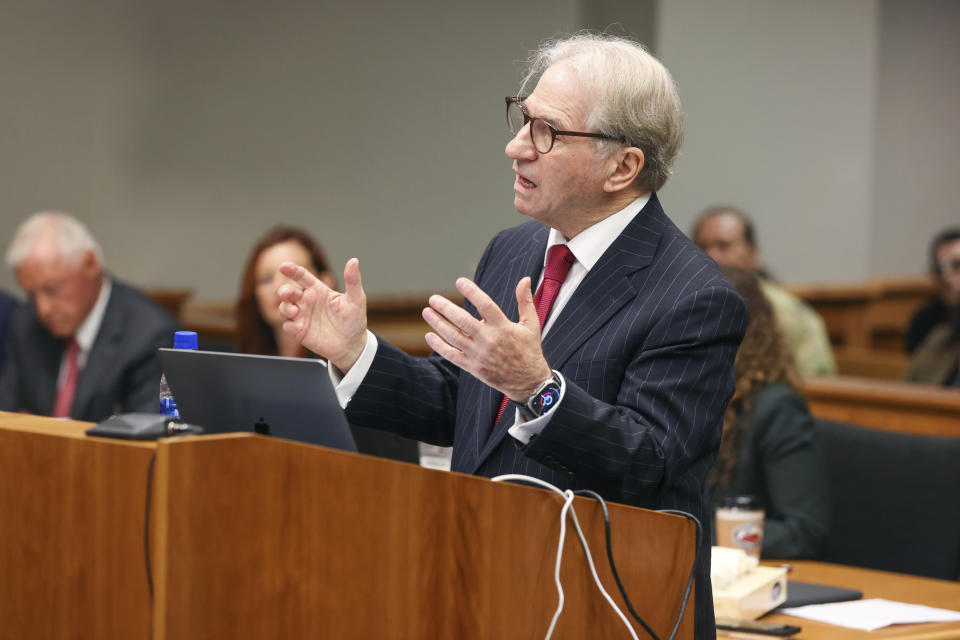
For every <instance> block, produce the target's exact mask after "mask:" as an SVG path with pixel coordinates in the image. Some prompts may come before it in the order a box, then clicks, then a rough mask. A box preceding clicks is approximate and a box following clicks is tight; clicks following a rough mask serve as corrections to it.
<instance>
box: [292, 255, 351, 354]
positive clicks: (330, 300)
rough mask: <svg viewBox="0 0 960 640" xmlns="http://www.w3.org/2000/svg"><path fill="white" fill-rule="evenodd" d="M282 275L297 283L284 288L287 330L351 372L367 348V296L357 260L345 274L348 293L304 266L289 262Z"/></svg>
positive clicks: (348, 265)
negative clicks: (323, 280) (328, 283)
mask: <svg viewBox="0 0 960 640" xmlns="http://www.w3.org/2000/svg"><path fill="white" fill-rule="evenodd" d="M280 272H281V273H282V274H283V275H285V276H287V277H288V278H290V279H291V280H293V282H292V283H287V284H285V285H283V286H282V287H280V290H279V291H278V294H279V296H280V299H281V300H282V302H281V303H280V313H281V314H283V316H284V317H285V318H286V319H287V321H286V322H284V323H283V329H284V331H286V332H288V333H290V334H291V335H293V336H294V337H295V338H296V339H297V340H298V341H299V342H300V344H302V345H303V346H304V347H306V348H307V349H309V350H310V351H313V352H314V353H316V354H318V355H320V356H322V357H324V358H326V359H327V360H329V361H330V362H332V363H333V364H334V365H335V366H336V367H337V368H338V369H340V370H341V371H344V372H346V371H349V370H350V367H352V366H353V364H354V363H355V362H356V361H357V358H359V357H360V354H361V353H362V352H363V347H364V346H365V345H366V332H367V297H366V294H364V292H363V286H362V284H361V281H360V264H359V262H358V261H357V259H356V258H353V259H351V260H350V261H349V262H347V266H346V268H345V269H344V271H343V279H344V283H345V284H346V293H340V292H338V291H334V290H333V289H331V288H330V287H328V286H327V285H325V284H324V283H323V282H321V281H320V280H319V279H318V278H317V277H316V276H314V275H313V274H312V273H310V272H309V271H307V270H306V269H304V268H303V267H301V266H299V265H296V264H293V263H292V262H285V263H284V264H282V265H280Z"/></svg>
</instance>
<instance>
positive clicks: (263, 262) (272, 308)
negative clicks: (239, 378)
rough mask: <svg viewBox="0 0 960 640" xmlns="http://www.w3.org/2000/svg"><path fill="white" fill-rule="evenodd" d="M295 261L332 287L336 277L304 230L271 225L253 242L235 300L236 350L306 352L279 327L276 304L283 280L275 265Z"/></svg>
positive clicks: (281, 319)
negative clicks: (268, 229)
mask: <svg viewBox="0 0 960 640" xmlns="http://www.w3.org/2000/svg"><path fill="white" fill-rule="evenodd" d="M284 262H296V263H297V264H299V265H303V266H304V267H306V268H308V269H310V270H311V272H312V273H316V274H317V277H318V278H320V280H322V281H323V283H324V284H326V285H327V286H328V287H330V288H332V289H336V288H337V279H336V277H335V276H334V275H333V271H331V270H330V267H329V265H328V264H327V258H326V256H325V255H324V254H323V249H321V248H320V245H319V244H317V242H316V241H315V240H314V239H313V238H311V237H310V234H308V233H307V232H306V231H303V230H302V229H297V228H296V227H284V226H278V227H274V228H273V229H271V230H270V231H268V232H267V233H266V235H264V236H263V237H261V238H260V240H259V241H257V244H256V245H255V246H254V247H253V251H252V252H251V253H250V258H249V259H248V260H247V266H246V268H245V269H244V271H243V279H242V280H241V281H240V298H239V300H237V335H236V338H237V351H239V352H240V353H255V354H261V355H271V356H273V355H280V356H289V357H304V356H309V355H310V354H309V352H308V351H307V350H306V349H305V348H304V347H303V346H301V345H300V343H299V342H298V341H297V340H296V339H295V338H293V337H291V336H290V334H288V333H286V332H285V331H284V330H283V328H282V327H283V322H284V320H285V319H286V318H284V317H283V316H281V315H280V311H279V310H278V309H277V306H278V305H279V304H280V298H279V297H277V289H279V288H280V285H281V284H283V282H284V281H285V280H286V277H285V276H283V275H282V274H281V273H280V271H279V267H280V265H281V264H282V263H284Z"/></svg>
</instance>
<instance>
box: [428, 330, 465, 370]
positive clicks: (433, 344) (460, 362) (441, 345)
mask: <svg viewBox="0 0 960 640" xmlns="http://www.w3.org/2000/svg"><path fill="white" fill-rule="evenodd" d="M423 337H424V340H426V341H427V346H428V347H430V348H431V349H433V350H434V351H436V352H437V353H438V354H439V355H440V356H441V357H443V358H444V359H445V360H449V361H450V362H451V363H453V364H454V365H456V366H458V367H460V368H461V369H465V368H466V367H465V366H464V365H465V364H466V360H467V357H466V356H465V355H464V353H463V352H462V351H459V350H457V349H454V348H453V347H451V346H450V345H449V344H447V343H446V342H444V341H443V338H441V337H440V336H438V335H437V334H435V333H428V334H426V335H425V336H423Z"/></svg>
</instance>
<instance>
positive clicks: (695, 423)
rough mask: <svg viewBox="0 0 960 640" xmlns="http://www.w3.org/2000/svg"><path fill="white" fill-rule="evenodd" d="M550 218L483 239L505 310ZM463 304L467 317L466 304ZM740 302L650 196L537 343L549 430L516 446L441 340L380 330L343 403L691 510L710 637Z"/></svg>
mask: <svg viewBox="0 0 960 640" xmlns="http://www.w3.org/2000/svg"><path fill="white" fill-rule="evenodd" d="M548 233H549V230H548V229H547V227H545V226H544V225H542V224H540V223H538V222H528V223H526V224H523V225H520V226H518V227H514V228H512V229H507V230H506V231H502V232H501V233H499V234H498V235H497V236H496V237H495V238H494V239H493V240H492V241H491V242H490V244H489V245H488V246H487V249H486V251H485V252H484V255H483V258H482V259H481V261H480V264H479V266H478V268H477V273H476V278H475V280H476V283H477V284H478V285H479V286H480V288H481V289H483V290H484V291H485V292H487V294H489V295H490V297H491V298H493V300H494V301H495V302H496V303H497V304H498V305H500V308H501V309H502V310H503V311H504V313H506V314H507V316H508V317H510V318H512V319H513V320H516V319H517V302H516V297H515V293H514V292H515V288H516V285H517V282H518V281H519V280H520V279H521V278H522V277H523V276H530V277H531V278H532V281H533V282H537V280H538V278H539V275H540V271H541V269H542V267H543V256H544V252H545V250H546V243H547V235H548ZM465 307H466V308H467V309H468V310H469V311H470V312H471V313H473V314H474V315H477V312H476V310H475V309H474V308H473V307H472V305H470V304H469V302H466V303H465ZM745 329H746V310H745V308H744V305H743V302H742V300H741V299H740V296H739V295H738V294H737V292H736V290H735V289H734V288H733V286H732V285H731V284H730V283H729V282H728V281H727V280H726V278H725V277H724V276H723V273H722V272H721V271H720V268H719V267H718V266H717V265H716V263H714V262H713V261H712V260H711V259H710V258H708V257H707V256H706V255H705V254H704V253H703V252H702V251H700V249H698V248H697V247H696V246H694V245H693V243H692V242H690V240H689V239H688V238H687V237H686V236H685V235H684V234H683V233H682V232H681V231H680V230H679V229H678V228H677V227H676V226H675V225H674V224H673V223H672V222H671V221H670V220H669V218H667V216H666V215H665V214H664V212H663V209H662V208H661V206H660V203H659V201H658V199H657V197H656V194H653V195H652V196H651V198H650V201H649V202H648V203H647V205H646V207H644V209H643V210H642V211H641V212H640V213H639V214H637V216H636V217H635V218H634V219H633V221H632V222H631V223H630V224H629V225H628V226H627V227H626V229H625V230H624V231H623V233H622V234H621V235H620V236H619V237H618V238H617V239H616V240H615V241H614V242H613V244H612V245H611V246H610V247H609V249H608V250H607V251H606V252H605V253H604V254H603V256H602V257H601V258H600V260H599V262H597V264H596V265H594V267H593V269H591V270H590V272H589V273H588V274H587V276H586V277H585V278H584V280H583V281H582V282H581V284H580V286H579V287H578V288H577V290H576V291H575V292H574V294H573V296H572V297H571V298H570V300H569V301H568V302H567V304H566V305H565V306H564V308H563V309H562V310H561V312H560V315H559V316H558V317H557V319H556V320H555V322H554V324H553V326H552V327H551V329H550V332H549V333H548V334H547V335H546V337H545V338H544V341H543V352H544V355H545V356H546V358H547V361H548V362H549V363H550V366H551V367H552V368H553V369H556V370H558V371H560V372H561V374H562V375H563V376H564V378H565V381H566V392H565V395H564V397H563V400H562V402H561V403H560V405H559V406H558V407H557V408H556V410H555V412H554V413H553V415H552V416H551V418H550V421H549V423H548V425H547V426H546V428H545V429H544V430H543V431H542V432H541V433H540V435H539V436H537V437H536V438H534V439H533V440H531V442H530V443H529V444H528V445H526V446H522V445H521V444H520V443H519V442H518V441H517V440H515V439H514V438H512V437H511V436H510V435H509V434H507V428H508V427H509V426H510V425H511V424H512V423H513V417H514V407H513V405H512V404H511V405H510V406H508V407H507V409H506V410H505V411H504V413H503V416H502V417H501V419H500V421H499V422H498V423H497V424H496V425H495V426H494V427H493V428H492V429H491V425H492V423H493V421H494V419H495V417H496V412H497V409H498V403H499V401H500V398H501V396H500V394H499V393H498V392H496V391H495V390H493V389H492V388H490V387H488V386H486V385H485V384H483V383H482V382H480V381H479V380H477V379H476V378H474V377H473V376H471V375H470V374H468V373H465V372H463V371H461V370H459V369H458V368H457V367H455V366H453V365H452V364H450V363H449V362H447V361H445V360H443V359H442V358H440V357H439V356H437V355H436V354H433V356H431V357H430V358H413V357H410V356H407V355H406V354H404V353H403V352H401V351H400V350H398V349H396V348H394V347H392V346H390V345H389V344H386V343H385V342H383V341H381V342H380V347H379V348H378V350H377V355H376V357H375V359H374V362H373V365H372V366H371V368H370V371H369V373H368V374H367V376H366V378H364V381H363V383H362V384H361V386H360V388H359V389H358V391H357V393H356V394H355V395H354V397H353V399H352V400H351V402H350V404H349V405H348V406H347V415H348V417H349V419H350V421H351V422H353V423H355V424H360V425H364V426H371V427H377V428H381V429H387V430H390V431H394V432H397V433H399V434H400V435H403V436H406V437H409V438H414V439H418V440H423V441H427V442H432V443H435V444H442V445H450V444H452V445H453V460H452V468H453V470H454V471H461V472H464V473H472V474H477V475H483V476H489V477H492V476H495V475H498V474H502V473H523V474H527V475H532V476H536V477H539V478H542V479H544V480H546V481H548V482H550V483H552V484H554V485H556V486H558V487H560V488H562V489H566V488H572V489H576V488H588V489H593V490H595V491H597V492H598V493H600V494H601V495H603V496H604V497H605V498H607V499H609V500H613V501H615V502H622V503H627V504H632V505H636V506H640V507H646V508H651V509H662V508H673V509H683V510H685V511H689V512H691V513H693V514H694V515H695V516H697V517H698V518H699V519H700V521H701V522H702V523H703V525H704V532H705V534H706V535H705V536H704V540H703V545H702V548H701V553H702V554H703V555H702V558H704V559H705V562H703V563H701V566H700V568H699V570H698V575H697V590H696V601H697V606H696V627H697V637H712V636H713V635H714V630H713V608H712V601H713V600H712V597H711V591H710V575H709V566H710V563H709V545H710V540H711V535H710V531H711V514H710V513H709V510H708V508H707V505H709V502H708V501H707V500H706V498H705V489H704V487H705V484H706V477H707V472H708V470H709V469H710V466H711V465H712V464H713V461H714V458H715V457H716V452H717V448H718V447H719V443H720V431H721V425H722V421H723V412H724V409H725V408H726V405H727V402H728V400H729V399H730V396H731V395H732V393H733V387H734V371H733V361H734V356H735V355H736V351H737V347H738V346H739V344H740V340H741V338H742V337H743V333H744V331H745Z"/></svg>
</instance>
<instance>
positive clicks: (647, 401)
mask: <svg viewBox="0 0 960 640" xmlns="http://www.w3.org/2000/svg"><path fill="white" fill-rule="evenodd" d="M744 326H745V310H744V307H743V302H742V301H741V300H740V298H739V296H737V294H736V292H735V291H734V290H733V289H731V288H730V287H727V286H713V287H707V288H704V289H699V290H695V291H693V292H691V293H689V294H688V295H686V296H685V297H684V298H682V299H680V300H678V301H677V303H676V304H675V305H674V306H673V309H672V311H671V312H670V313H668V314H665V315H664V316H663V317H661V318H660V319H659V321H658V322H657V323H656V324H655V325H654V326H653V328H652V330H651V331H650V333H649V334H648V336H647V338H646V340H645V341H644V342H643V343H642V344H641V345H640V348H638V349H636V351H635V352H634V353H632V354H630V355H629V363H628V365H627V367H626V370H625V373H624V375H623V377H622V380H621V382H620V387H619V389H618V391H617V394H616V401H615V402H613V403H606V402H603V401H601V400H598V399H597V398H596V397H594V396H593V395H591V394H589V393H588V392H587V391H585V390H584V389H583V388H582V387H581V386H580V385H578V384H577V383H576V382H573V381H571V380H570V379H567V390H566V394H565V396H564V398H563V401H562V402H561V404H560V405H559V406H558V407H557V410H556V412H555V414H554V415H553V416H552V418H551V420H550V423H549V424H548V425H547V426H546V428H545V429H544V430H543V431H542V432H541V433H540V434H539V435H538V436H537V437H536V438H534V439H533V440H531V442H530V444H529V445H528V446H527V447H526V449H525V453H526V455H527V456H528V457H530V458H532V459H534V460H537V461H538V462H541V463H542V464H545V465H547V466H550V467H554V468H557V467H560V468H562V469H564V470H566V471H567V472H568V473H569V474H571V475H573V476H575V477H576V478H577V480H578V483H579V484H581V485H582V486H589V487H592V488H598V489H600V490H601V491H603V490H604V489H606V490H607V491H608V492H609V493H610V494H611V495H620V496H622V498H623V499H624V500H625V501H627V502H641V501H642V497H643V496H649V495H650V494H652V493H655V492H657V491H658V490H660V489H661V488H662V487H664V486H674V485H675V483H676V482H677V481H678V479H680V478H682V477H683V476H684V475H686V474H687V472H688V471H689V470H690V467H691V466H693V465H699V466H700V467H702V469H698V470H697V471H698V472H699V473H702V474H703V475H704V476H705V474H706V471H707V470H708V469H709V467H710V465H712V464H713V460H714V457H715V454H716V450H717V447H718V444H719V439H720V424H719V423H718V422H717V420H715V419H706V420H705V416H710V417H716V416H722V415H723V411H724V408H725V407H726V404H727V401H728V400H729V398H730V396H731V395H732V393H733V384H734V381H733V367H732V366H731V364H732V362H733V359H734V355H735V353H736V350H737V347H738V346H739V343H740V339H741V338H742V335H743V330H744ZM699 473H698V475H699Z"/></svg>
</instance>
